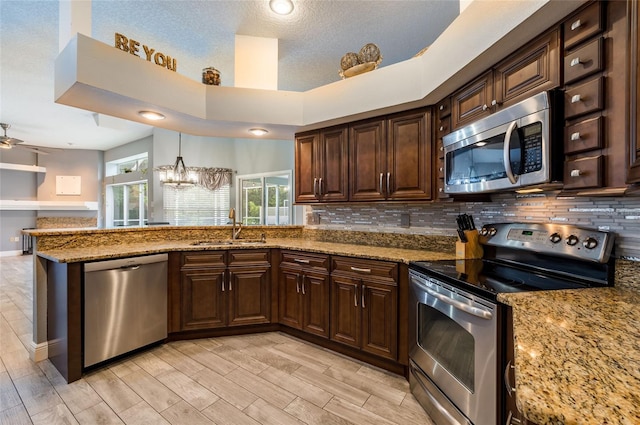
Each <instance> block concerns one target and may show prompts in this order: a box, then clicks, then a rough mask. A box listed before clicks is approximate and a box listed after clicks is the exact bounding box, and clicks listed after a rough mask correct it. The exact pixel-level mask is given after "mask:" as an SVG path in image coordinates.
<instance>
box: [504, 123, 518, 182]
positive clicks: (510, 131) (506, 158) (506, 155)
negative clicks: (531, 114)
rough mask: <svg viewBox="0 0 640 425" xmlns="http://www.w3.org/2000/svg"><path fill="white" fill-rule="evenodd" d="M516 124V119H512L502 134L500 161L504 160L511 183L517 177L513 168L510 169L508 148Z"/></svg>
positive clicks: (515, 180)
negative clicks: (502, 143)
mask: <svg viewBox="0 0 640 425" xmlns="http://www.w3.org/2000/svg"><path fill="white" fill-rule="evenodd" d="M517 126H518V122H517V121H513V122H512V123H511V124H509V127H508V128H507V132H506V133H505V134H504V147H503V148H502V161H503V162H504V170H505V172H506V173H507V178H508V179H509V181H510V182H511V184H516V183H517V181H518V177H517V176H515V175H514V174H513V170H512V169H511V152H510V150H509V148H510V144H509V142H510V141H511V134H513V130H515V129H516V127H517Z"/></svg>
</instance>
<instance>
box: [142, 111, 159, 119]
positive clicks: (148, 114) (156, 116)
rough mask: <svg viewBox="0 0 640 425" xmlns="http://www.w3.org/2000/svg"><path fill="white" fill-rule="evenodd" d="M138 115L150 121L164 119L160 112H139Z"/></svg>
mask: <svg viewBox="0 0 640 425" xmlns="http://www.w3.org/2000/svg"><path fill="white" fill-rule="evenodd" d="M138 115H140V116H141V117H143V118H146V119H148V120H151V121H158V120H163V119H164V118H165V116H164V115H162V114H161V113H160V112H154V111H139V112H138Z"/></svg>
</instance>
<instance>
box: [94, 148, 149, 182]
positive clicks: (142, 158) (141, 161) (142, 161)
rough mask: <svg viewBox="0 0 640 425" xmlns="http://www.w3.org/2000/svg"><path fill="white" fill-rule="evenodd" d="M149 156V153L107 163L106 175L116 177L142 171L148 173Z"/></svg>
mask: <svg viewBox="0 0 640 425" xmlns="http://www.w3.org/2000/svg"><path fill="white" fill-rule="evenodd" d="M147 158H148V154H147V152H144V153H141V154H138V155H133V156H129V157H126V158H121V159H118V160H115V161H109V162H107V163H106V164H105V165H106V168H105V175H106V176H107V177H108V176H115V175H119V174H127V173H132V172H134V171H140V172H142V173H146V171H147V167H148V163H149V161H148V159H147Z"/></svg>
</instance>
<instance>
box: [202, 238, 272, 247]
mask: <svg viewBox="0 0 640 425" xmlns="http://www.w3.org/2000/svg"><path fill="white" fill-rule="evenodd" d="M264 243H267V241H266V240H265V239H214V240H206V241H195V242H191V243H190V245H192V246H224V245H260V244H264Z"/></svg>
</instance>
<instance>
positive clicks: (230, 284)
mask: <svg viewBox="0 0 640 425" xmlns="http://www.w3.org/2000/svg"><path fill="white" fill-rule="evenodd" d="M232 282H233V273H232V272H229V290H230V291H231V290H233V283H232Z"/></svg>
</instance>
